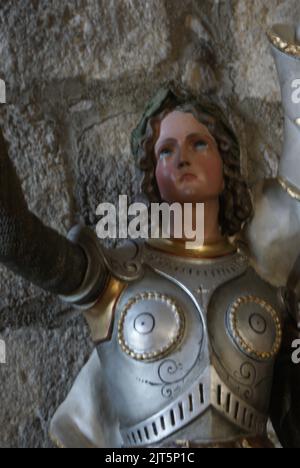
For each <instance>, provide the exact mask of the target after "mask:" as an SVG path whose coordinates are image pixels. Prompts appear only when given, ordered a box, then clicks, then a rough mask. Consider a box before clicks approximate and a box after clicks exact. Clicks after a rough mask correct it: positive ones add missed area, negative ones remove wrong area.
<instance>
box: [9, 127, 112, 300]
mask: <svg viewBox="0 0 300 468" xmlns="http://www.w3.org/2000/svg"><path fill="white" fill-rule="evenodd" d="M90 244H91V242H90ZM89 257H90V258H89ZM90 260H94V261H97V258H94V259H91V256H89V255H88V250H86V249H84V248H82V247H81V246H80V245H78V244H76V243H74V242H71V241H70V240H68V239H66V238H64V237H63V236H61V235H60V234H58V233H57V232H56V231H54V230H53V229H51V228H49V227H46V226H45V225H44V224H43V223H42V222H41V221H40V220H39V219H38V218H37V217H36V216H35V215H34V214H33V213H31V212H30V211H29V210H28V207H27V203H26V201H25V198H24V195H23V193H22V189H21V184H20V181H19V179H18V176H17V173H16V170H15V168H14V166H13V164H12V162H11V161H10V159H9V156H8V152H7V145H6V142H5V140H4V137H3V135H2V132H1V130H0V262H1V263H3V264H4V265H5V266H7V267H8V268H9V269H10V270H12V271H13V272H15V273H16V274H18V275H21V276H22V277H24V278H25V279H27V280H28V281H30V282H32V283H34V284H36V285H38V286H39V287H41V288H42V289H45V290H47V291H50V292H52V293H54V294H59V295H63V296H72V300H71V302H74V303H76V293H79V294H77V296H78V297H77V299H78V300H79V302H80V299H82V298H83V296H84V294H83V295H82V294H81V293H82V287H84V288H85V289H86V291H85V292H86V294H87V295H88V296H89V297H88V298H87V299H88V300H90V299H93V298H92V297H91V295H95V297H97V294H99V291H96V290H95V287H94V289H93V288H89V287H88V284H87V283H88V282H89V283H90V282H91V281H95V280H97V278H93V279H92V280H91V278H90V277H91V275H92V274H93V272H92V270H93V268H91V265H89V263H90ZM94 270H97V272H98V273H97V274H98V275H99V268H97V267H95V268H94ZM103 274H104V272H103ZM87 276H89V278H87ZM100 276H101V275H100ZM98 279H99V280H100V279H101V278H98ZM100 283H101V281H99V282H98V286H99V287H98V288H96V289H99V288H100V287H101V284H100ZM83 285H84V286H83ZM74 294H75V297H73V296H74ZM83 299H84V298H83Z"/></svg>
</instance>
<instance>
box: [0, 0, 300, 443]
mask: <svg viewBox="0 0 300 468" xmlns="http://www.w3.org/2000/svg"><path fill="white" fill-rule="evenodd" d="M297 17H298V18H299V17H300V2H299V1H298V0H232V1H230V0H225V1H217V0H216V1H212V0H185V1H184V2H183V1H182V0H73V1H71V0H69V1H67V0H7V1H5V2H4V1H3V2H1V6H0V77H1V78H4V79H5V81H6V84H7V104H6V105H5V106H2V107H1V109H0V125H1V127H2V128H3V129H4V132H5V135H6V138H7V139H8V141H9V143H10V156H11V158H12V159H13V160H14V162H15V164H16V166H17V169H18V173H19V175H20V178H21V180H22V184H23V188H24V191H25V193H26V197H27V200H28V203H29V205H30V208H31V209H32V210H33V211H34V212H35V213H36V214H37V215H38V216H40V217H41V218H42V219H43V220H44V221H45V222H46V223H48V224H50V225H51V226H53V227H55V228H56V229H58V230H59V231H60V232H62V233H66V232H67V230H68V228H69V227H70V226H71V225H72V224H74V223H75V222H76V221H78V220H79V219H80V218H83V219H84V220H85V222H86V223H88V224H91V225H93V224H95V220H96V218H95V209H96V206H97V205H98V204H99V203H100V202H101V201H115V200H116V198H117V196H118V194H119V193H123V194H124V193H125V194H126V193H127V194H130V196H131V197H132V198H133V197H134V194H135V193H136V180H135V172H134V167H133V160H132V157H131V154H130V147H129V136H130V132H131V130H132V129H133V127H134V125H135V123H136V122H137V120H138V118H139V115H140V113H141V111H142V109H143V106H144V103H145V101H146V100H147V99H148V98H149V97H150V96H151V95H152V94H153V92H154V91H155V90H156V89H157V87H158V86H159V84H160V83H161V82H162V81H165V80H166V79H170V78H176V79H179V80H181V81H182V82H183V83H184V84H185V85H186V86H188V87H190V88H191V89H193V90H194V91H201V90H202V89H213V90H215V91H216V92H218V93H221V94H222V96H223V99H224V104H225V105H226V108H227V110H228V114H229V115H230V117H231V119H232V122H233V123H234V125H235V127H236V129H237V131H238V132H239V135H240V139H241V143H242V149H243V152H242V163H243V169H244V173H245V175H246V176H247V177H248V181H249V183H250V184H251V185H253V184H254V183H256V182H258V181H259V180H261V179H262V178H263V177H264V176H270V175H272V174H274V173H275V172H276V168H277V162H278V157H279V155H280V150H281V138H282V114H281V107H280V102H279V99H280V96H279V86H278V84H277V79H276V73H275V68H274V65H273V61H272V58H271V56H270V54H269V51H268V44H267V40H266V37H265V31H266V29H267V28H268V27H269V26H270V25H272V24H273V23H275V22H280V21H284V22H293V21H294V19H295V18H297ZM12 196H13V193H12ZM0 338H1V339H4V340H5V341H6V346H7V364H6V365H0V379H1V387H0V397H1V405H0V447H29V446H30V447H50V446H51V445H52V444H51V441H50V440H49V437H48V427H49V421H50V419H51V416H52V415H53V412H54V411H55V409H56V408H57V406H58V405H59V403H60V402H61V401H62V400H63V399H64V398H65V396H66V395H67V393H68V391H69V389H70V387H71V385H72V382H73V381H74V378H75V376H76V375H77V373H78V372H79V370H80V368H81V367H82V366H83V364H84V362H85V361H86V359H87V358H88V356H89V355H90V352H91V349H92V343H91V341H90V338H89V332H88V330H87V327H86V325H85V322H84V320H83V319H82V317H81V316H80V314H79V313H77V312H74V311H72V310H70V309H69V308H68V307H67V306H65V305H62V304H61V303H60V302H59V300H58V299H57V298H55V297H52V296H51V295H48V294H45V293H44V292H42V291H40V290H39V289H37V288H36V287H34V286H32V285H30V284H28V283H26V282H25V281H23V280H22V279H20V278H16V277H14V275H12V274H11V273H9V272H8V271H7V270H6V269H4V268H1V269H0Z"/></svg>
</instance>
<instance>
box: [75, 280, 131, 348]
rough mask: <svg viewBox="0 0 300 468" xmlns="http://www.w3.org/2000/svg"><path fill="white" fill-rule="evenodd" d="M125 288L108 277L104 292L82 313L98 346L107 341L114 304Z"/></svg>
mask: <svg viewBox="0 0 300 468" xmlns="http://www.w3.org/2000/svg"><path fill="white" fill-rule="evenodd" d="M126 287H127V284H126V283H123V282H122V281H120V280H118V279H116V278H114V277H113V276H110V278H109V280H108V282H107V286H106V288H105V291H104V293H103V294H102V295H101V296H100V297H99V299H98V302H97V304H96V305H95V306H94V307H93V308H92V309H90V310H88V311H86V312H84V313H83V315H84V317H85V319H86V321H87V323H88V325H89V327H90V330H91V335H92V339H93V341H94V342H95V343H97V344H98V343H101V342H102V341H105V340H108V339H109V337H110V333H111V325H112V318H113V314H114V309H115V304H116V302H117V300H118V298H119V297H120V295H121V293H122V292H123V291H124V289H125V288H126Z"/></svg>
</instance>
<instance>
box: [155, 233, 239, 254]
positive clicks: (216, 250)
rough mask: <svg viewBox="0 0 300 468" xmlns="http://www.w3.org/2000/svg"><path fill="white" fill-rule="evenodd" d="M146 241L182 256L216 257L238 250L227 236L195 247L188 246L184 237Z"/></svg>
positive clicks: (156, 247)
mask: <svg viewBox="0 0 300 468" xmlns="http://www.w3.org/2000/svg"><path fill="white" fill-rule="evenodd" d="M146 243H147V244H148V245H149V246H150V247H152V248H153V249H156V250H160V251H162V252H166V253H170V254H173V255H177V256H181V257H194V258H216V257H222V256H225V255H229V254H232V253H235V252H236V251H237V249H236V247H234V246H233V245H232V244H230V242H229V240H228V239H227V238H222V240H221V241H219V242H215V243H212V244H204V245H199V246H197V247H196V248H193V249H191V248H189V247H187V243H188V241H184V240H182V239H149V240H147V242H146Z"/></svg>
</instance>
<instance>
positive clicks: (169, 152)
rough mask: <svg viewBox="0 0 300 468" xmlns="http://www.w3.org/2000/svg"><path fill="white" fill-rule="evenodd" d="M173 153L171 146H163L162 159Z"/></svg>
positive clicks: (160, 154)
mask: <svg viewBox="0 0 300 468" xmlns="http://www.w3.org/2000/svg"><path fill="white" fill-rule="evenodd" d="M171 155H172V150H171V149H170V148H163V149H162V150H161V151H160V152H159V157H160V159H163V158H167V157H168V156H171Z"/></svg>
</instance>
